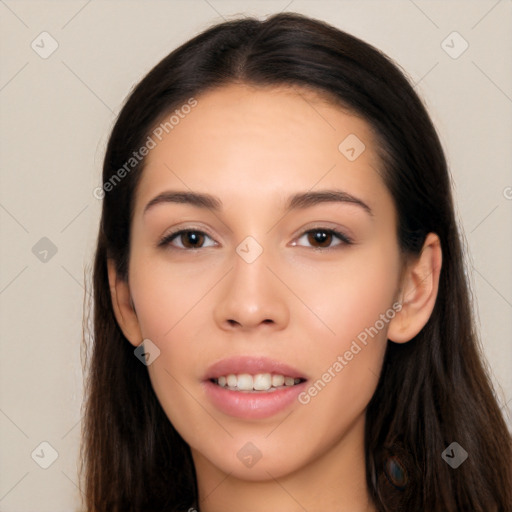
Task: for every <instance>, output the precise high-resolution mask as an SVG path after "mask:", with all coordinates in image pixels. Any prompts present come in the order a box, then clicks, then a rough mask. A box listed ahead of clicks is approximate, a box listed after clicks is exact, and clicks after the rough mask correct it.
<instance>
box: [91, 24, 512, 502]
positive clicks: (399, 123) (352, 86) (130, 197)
mask: <svg viewBox="0 0 512 512" xmlns="http://www.w3.org/2000/svg"><path fill="white" fill-rule="evenodd" d="M235 82H238V83H246V84H251V85H256V86H270V87H272V86H280V85H285V86H290V87H305V88H308V89H311V90H314V91H316V92H320V93H321V94H323V95H324V96H325V97H326V98H329V99H330V100H331V101H334V102H336V103H338V104H339V105H342V106H344V108H346V109H348V110H350V111H351V112H353V113H355V114H357V115H359V116H361V117H363V118H364V119H365V120H366V121H367V122H368V123H369V125H370V126H371V127H372V128H373V130H374V132H375V133H376V135H377V140H378V143H379V148H378V150H379V154H380V156H381V161H382V168H381V169H380V172H381V174H382V177H383V179H384V181H385V183H386V185H387V187H388V189H389V190H390V192H391V194H392V196H393V199H394V203H395V207H396V210H397V212H398V219H399V221H398V226H397V230H398V235H399V243H400V247H401V251H402V253H403V254H404V255H407V256H410V257H414V256H415V255H417V254H418V253H419V252H420V250H421V248H422V245H423V242H424V240H425V237H426V235H427V234H428V233H429V232H434V233H437V235H438V236H439V238H440V241H441V246H442V251H443V266H442V270H441V275H440V283H439V292H438V297H437V301H436V304H435V307H434V310H433V313H432V315H431V317H430V319H429V321H428V323H427V324H426V326H425V327H424V328H423V329H422V331H421V332H420V333H419V334H418V335H417V336H416V337H415V338H414V339H413V340H411V341H410V342H408V343H404V344H395V343H392V342H388V347H387V352H386V356H385V360H384V366H383V370H382V373H381V376H380V381H379V383H378V387H377V390H376V392H375V394H374V396H373V398H372V400H371V402H370V403H369V405H368V408H367V412H366V418H367V421H366V433H365V450H366V467H367V485H368V488H369V492H370V495H371V497H372V499H373V500H374V503H375V505H376V507H377V508H378V510H379V511H393V512H396V511H402V510H403V511H407V512H418V511H428V512H441V511H442V512H456V511H471V512H493V511H495V512H510V511H511V510H512V477H511V468H512V464H511V460H512V458H511V438H510V434H509V432H508V430H507V427H506V425H505V422H504V419H503V417H502V415H501V412H500V408H499V406H498V404H497V400H496V398H495V396H494V393H493V390H492V387H491V384H490V379H489V377H488V375H487V373H486V370H485V368H484V366H483V363H482V359H481V355H480V350H479V345H478V341H477V335H476V332H475V328H474V323H473V320H472V318H473V313H472V308H471V302H470V295H469V289H468V284H467V281H466V278H465V273H464V266H463V251H462V247H461V238H460V235H459V232H458V227H457V224H456V221H455V216H454V208H453V202H452V196H451V188H450V176H449V173H448V169H447V164H446V160H445V157H444V154H443V150H442V147H441V144H440V141H439V139H438V136H437V134H436V131H435V129H434V127H433V125H432V123H431V120H430V118H429V116H428V114H427V112H426V109H425V107H424V106H423V104H422V102H421V101H420V99H419V98H418V96H417V94H416V93H415V92H414V90H413V88H412V87H411V85H410V84H409V83H408V81H407V79H406V78H405V77H404V75H403V74H402V72H401V71H400V70H399V69H398V67H397V66H396V65H395V64H393V63H392V62H391V61H390V60H389V59H388V58H387V57H386V56H385V55H383V54H382V53H381V52H380V51H378V50H377V49H375V48H373V47H372V46H370V45H368V44H367V43H365V42H363V41H361V40H359V39H357V38H355V37H353V36H351V35H349V34H347V33H344V32H342V31H340V30H338V29H337V28H334V27H332V26H330V25H329V24H327V23H324V22H321V21H317V20H313V19H311V18H307V17H305V16H301V15H298V14H278V15H274V16H272V17H270V18H268V19H267V20H265V21H259V20H257V19H253V18H242V19H238V20H234V21H229V22H225V23H221V24H219V25H216V26H213V27H211V28H209V29H207V30H206V31H204V32H203V33H201V34H199V35H198V36H196V37H194V38H193V39H191V40H190V41H188V42H186V43H185V44H183V45H182V46H180V47H179V48H178V49H176V50H175V51H173V52H172V53H171V54H169V55H168V56H167V57H165V58H164V59H163V60H162V61H161V62H160V63H159V64H158V65H157V66H156V67H154V68H153V69H152V70H151V71H150V72H149V74H147V76H146V77H145V78H144V79H143V80H142V81H141V82H140V83H139V84H138V85H137V86H136V88H135V89H134V90H133V92H132V93H131V95H130V97H129V98H128V100H127V102H126V104H125V105H124V107H123V109H122V110H121V112H120V114H119V117H118V119H117V122H116V124H115V126H114V128H113V130H112V133H111V137H110V140H109V143H108V147H107V150H106V155H105V160H104V167H103V181H104V183H107V182H109V180H112V177H113V176H114V175H115V174H116V173H117V172H118V170H119V169H120V168H122V167H123V165H125V164H126V162H127V161H128V160H129V159H130V157H131V155H132V154H133V152H134V151H137V150H138V149H139V148H140V147H141V146H142V145H143V144H144V141H145V140H146V139H147V137H148V135H149V134H150V133H151V131H152V129H153V128H154V127H155V125H156V123H157V121H159V120H160V119H161V118H162V116H164V115H166V114H168V113H170V112H172V110H173V109H176V108H177V107H179V106H180V105H183V104H185V103H186V102H187V100H189V99H190V98H191V97H198V96H199V95H200V94H201V93H204V92H205V91H206V90H208V89H212V88H215V87H219V86H221V85H223V84H228V83H235ZM143 164H144V161H143V160H142V161H141V162H140V163H139V164H137V165H135V166H134V167H133V169H130V170H129V172H127V173H123V179H122V180H118V181H119V182H116V184H115V186H114V187H111V190H107V188H106V187H105V196H104V200H103V210H102V216H101V225H100V229H99V237H98V245H97V251H96V258H95V263H94V275H93V286H94V310H93V314H94V317H93V318H94V322H93V330H94V333H93V340H92V343H93V344H92V346H91V347H90V349H91V356H90V357H91V358H90V362H89V363H88V364H89V366H88V371H87V375H86V395H85V401H84V406H85V421H84V425H83V444H82V463H83V468H82V469H83V477H84V481H83V493H84V496H85V501H86V506H87V510H88V511H91V512H117V511H119V512H120V511H123V512H128V511H134V512H135V511H136V512H144V511H152V512H155V511H167V512H168V511H178V510H186V509H187V508H188V507H191V506H193V505H194V504H196V503H197V489H196V481H195V473H194V467H193V463H192V459H191V455H190V450H189V448H188V446H187V444H186V443H185V442H184V441H183V439H182V438H181V436H180V435H179V434H178V433H177V432H176V431H175V429H174V428H173V426H172V425H171V423H170V421H169V420H168V418H167V417H166V415H165V413H164V412H163V410H162V408H161V406H160V404H159V402H158V400H157V398H156V395H155V393H154V392H153V389H152V387H151V383H150V380H149V377H148V373H147V369H146V368H145V366H144V365H142V364H141V363H140V362H139V360H138V359H137V358H136V357H135V356H134V353H133V346H132V345H131V344H130V343H129V342H128V341H127V340H126V339H125V337H124V336H123V334H122V332H121V330H120V328H119V326H118V324H117V322H116V320H115V317H114V313H113V309H112V304H111V297H110V290H109V284H108V277H107V258H112V259H113V260H114V261H115V263H116V265H117V269H118V272H119V274H120V275H121V276H123V277H124V278H126V279H127V277H128V276H127V268H128V266H127V263H128V259H129V254H130V251H129V249H130V236H129V235H130V222H131V214H132V208H133V203H134V194H135V192H136V187H137V182H138V180H139V178H140V175H141V172H142V169H143ZM125 174H126V175H125ZM452 442H457V443H458V444H459V445H461V446H462V447H463V448H464V449H465V450H466V452H467V453H468V454H469V457H468V459H467V460H466V461H465V462H464V463H463V464H462V465H461V466H460V467H458V468H457V469H453V468H452V467H450V466H449V465H448V464H447V463H446V462H445V461H444V460H443V459H442V457H441V454H442V452H443V450H445V448H446V447H447V446H448V445H450V444H451V443H452Z"/></svg>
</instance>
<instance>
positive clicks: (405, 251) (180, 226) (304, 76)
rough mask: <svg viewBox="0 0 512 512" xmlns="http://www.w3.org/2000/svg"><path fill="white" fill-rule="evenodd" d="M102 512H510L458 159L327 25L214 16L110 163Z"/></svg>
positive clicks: (372, 59)
mask: <svg viewBox="0 0 512 512" xmlns="http://www.w3.org/2000/svg"><path fill="white" fill-rule="evenodd" d="M98 192H99V194H100V195H101V196H103V197H104V199H103V211H102V218H101V226H100V232H99V238H98V247H97V252H96V260H95V267H94V342H93V343H94V344H93V352H92V358H91V361H90V367H89V374H88V379H87V394H86V402H85V405H86V409H85V412H86V420H85V423H84V432H83V435H84V442H83V462H84V476H85V480H84V491H83V492H84V495H85V497H86V505H87V510H91V511H98V512H99V511H107V510H108V511H116V510H119V511H121V510H123V511H127V510H133V511H139V512H140V511H144V510H148V511H149V510H151V511H156V510H158V511H173V510H175V511H181V510H200V511H202V512H203V511H206V512H209V511H218V510H235V509H236V510H245V511H247V510H251V511H259V510H287V511H295V510H308V511H310V512H311V511H316V510H336V511H351V512H356V511H370V510H371V511H400V510H403V511H429V512H437V511H443V512H452V511H460V510H467V511H469V510H471V511H481V512H484V511H485V512H489V511H509V510H512V494H511V489H512V486H511V485H510V484H511V470H510V467H511V464H510V461H511V456H510V455H511V442H510V435H509V433H508V431H507V428H506V425H505V423H504V421H503V418H502V416H501V413H500V408H499V406H498V404H497V402H496V399H495V397H494V394H493V391H492V388H491V385H490V382H489V378H488V376H487V375H486V373H485V371H484V368H483V365H482V361H481V359H480V354H479V351H478V343H477V338H476V334H475V329H474V324H473V320H472V311H471V307H470V301H469V293H468V286H467V283H466V279H465V274H464V268H463V260H462V250H461V244H460V239H459V234H458V229H457V225H456V222H455V218H454V210H453V202H452V197H451V191H450V177H449V173H448V170H447V165H446V161H445V157H444V155H443V151H442V148H441V145H440V142H439V139H438V137H437V134H436V132H435V129H434V128H433V126H432V123H431V121H430V119H429V117H428V114H427V113H426V110H425V108H424V107H423V105H422V103H421V101H420V100H419V98H418V97H417V95H416V94H415V92H414V91H413V89H412V87H411V86H410V84H409V83H408V82H407V81H406V79H405V78H404V76H403V75H402V73H401V72H400V71H399V70H398V69H397V67H396V66H395V65H394V64H392V63H391V62H390V60H389V59H388V58H387V57H385V56H384V55H382V54H381V53H380V52H379V51H377V50H376V49H374V48H372V47H371V46H369V45H368V44H366V43H364V42H362V41H360V40H358V39H356V38H354V37H353V36H350V35H348V34H346V33H343V32H341V31H339V30H338V29H336V28H334V27H331V26H329V25H328V24H326V23H323V22H320V21H316V20H312V19H309V18H306V17H304V16H300V15H294V14H279V15H275V16H272V17H270V18H269V19H267V20H266V21H258V20H256V19H241V20H236V21H230V22H226V23H222V24H220V25H217V26H214V27H212V28H210V29H208V30H206V31H205V32H203V33H202V34H200V35H198V36H197V37H195V38H193V39H192V40H190V41H189V42H187V43H185V44H184V45H182V46H181V47H180V48H178V49H177V50H175V51H174V52H172V53H171V54H170V55H169V56H167V57H166V58H165V59H163V60H162V61H161V62H160V63H159V64H158V65H157V66H156V67H155V68H154V69H153V70H152V71H151V72H150V73H149V74H148V75H147V76H146V77H145V78H144V79H143V80H142V81H141V82H140V83H139V84H138V86H137V87H136V88H135V90H134V91H133V92H132V94H131V96H130V97H129V99H128V101H127V102H126V104H125V106H124V107H123V109H122V111H121V113H120V115H119V118H118V120H117V122H116V124H115V126H114V128H113V131H112V134H111V137H110V140H109V144H108V147H107V151H106V156H105V161H104V170H103V186H102V187H101V189H99V190H98Z"/></svg>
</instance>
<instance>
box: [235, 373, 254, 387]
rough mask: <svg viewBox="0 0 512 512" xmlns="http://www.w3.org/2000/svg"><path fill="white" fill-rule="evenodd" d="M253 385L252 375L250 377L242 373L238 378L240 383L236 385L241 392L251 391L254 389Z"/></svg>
mask: <svg viewBox="0 0 512 512" xmlns="http://www.w3.org/2000/svg"><path fill="white" fill-rule="evenodd" d="M252 385H253V380H252V375H249V374H248V373H242V374H240V375H239V376H238V382H237V384H236V387H237V388H238V389H239V390H240V391H251V389H253V387H252Z"/></svg>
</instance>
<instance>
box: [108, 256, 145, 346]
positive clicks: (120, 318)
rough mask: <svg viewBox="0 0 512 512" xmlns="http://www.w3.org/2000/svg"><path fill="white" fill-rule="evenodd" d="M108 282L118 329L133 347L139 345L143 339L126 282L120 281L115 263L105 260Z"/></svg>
mask: <svg viewBox="0 0 512 512" xmlns="http://www.w3.org/2000/svg"><path fill="white" fill-rule="evenodd" d="M107 268H108V281H109V286H110V297H111V300H112V308H113V310H114V315H115V317H116V320H117V323H118V324H119V327H120V328H121V330H122V331H123V334H124V335H125V337H126V339H127V340H128V341H129V342H130V343H131V344H132V345H133V346H135V347H137V346H138V345H140V343H141V341H142V339H143V337H142V334H141V331H140V326H139V321H138V318H137V313H136V311H135V307H134V304H133V300H132V297H131V293H130V286H129V284H128V281H127V280H124V279H121V278H120V277H119V276H118V274H117V271H116V265H115V262H114V261H113V260H112V259H108V260H107Z"/></svg>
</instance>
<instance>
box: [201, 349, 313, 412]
mask: <svg viewBox="0 0 512 512" xmlns="http://www.w3.org/2000/svg"><path fill="white" fill-rule="evenodd" d="M231 373H232V374H240V373H250V374H253V375H254V374H257V373H273V374H279V375H284V376H287V377H293V378H299V379H304V382H301V383H299V384H295V385H294V386H289V387H284V388H280V389H277V390H276V391H272V392H266V393H265V392H260V393H254V392H252V393H251V392H244V391H233V390H230V389H227V388H224V387H221V386H219V385H217V384H215V383H213V382H212V381H211V379H216V378H218V377H220V376H221V375H229V374H231ZM202 385H203V389H204V392H205V395H206V396H207V398H208V400H209V401H210V402H211V403H212V404H213V405H214V406H215V407H216V408H217V409H218V410H220V411H221V412H223V413H224V414H227V415H228V416H233V417H236V418H241V419H263V418H269V417H271V416H274V415H276V414H278V413H279V412H281V411H283V410H285V409H287V408H289V407H290V406H291V405H292V404H293V403H294V402H297V396H298V395H299V394H300V393H301V392H302V391H303V390H304V388H305V387H306V385H307V377H306V376H305V375H304V374H302V373H301V372H300V371H299V370H297V369H296V368H293V367H292V366H290V365H288V364H285V363H281V362H279V361H276V360H273V359H269V358H266V357H244V356H238V357H231V358H227V359H223V360H221V361H218V362H217V363H215V364H213V365H212V366H210V368H208V370H207V372H206V375H205V378H204V380H203V382H202Z"/></svg>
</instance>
